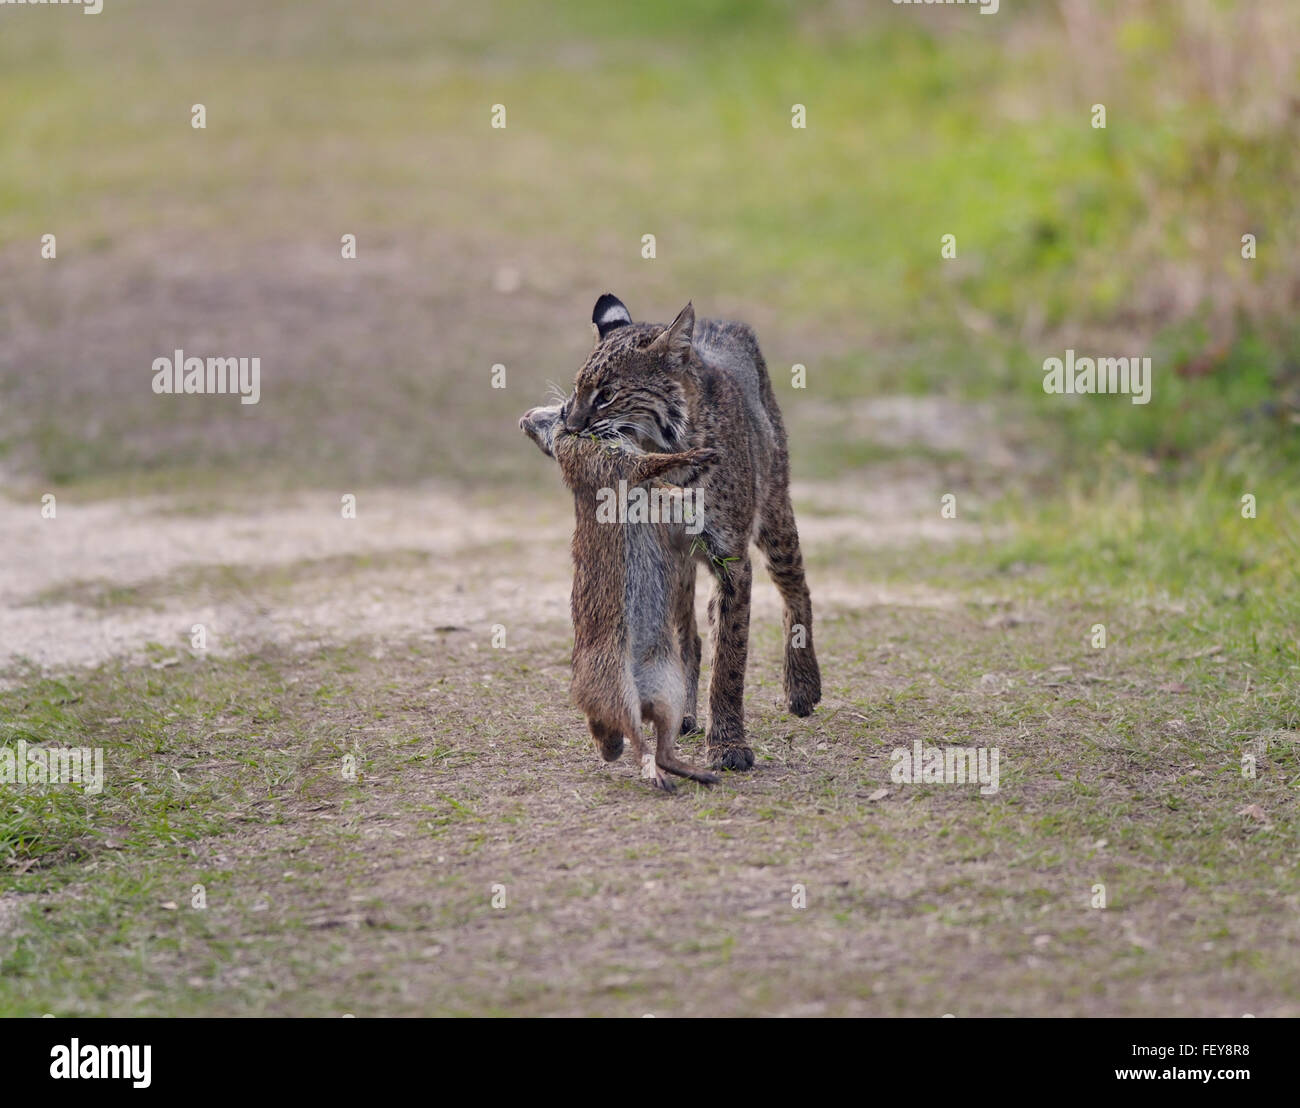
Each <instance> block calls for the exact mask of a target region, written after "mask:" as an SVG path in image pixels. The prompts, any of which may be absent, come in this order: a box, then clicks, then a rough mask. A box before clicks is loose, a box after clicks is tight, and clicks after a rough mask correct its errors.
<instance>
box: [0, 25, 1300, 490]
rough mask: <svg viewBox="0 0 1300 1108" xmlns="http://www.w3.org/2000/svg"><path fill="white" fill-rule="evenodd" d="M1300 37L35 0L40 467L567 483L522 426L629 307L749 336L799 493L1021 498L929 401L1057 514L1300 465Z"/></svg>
mask: <svg viewBox="0 0 1300 1108" xmlns="http://www.w3.org/2000/svg"><path fill="white" fill-rule="evenodd" d="M1297 57H1300V10H1298V9H1297V8H1296V7H1295V6H1294V5H1287V4H1277V3H1268V4H1266V3H1245V2H1243V3H1220V2H1210V0H1190V2H1188V3H1180V4H1176V5H1170V4H1167V3H1160V2H1157V0H1109V2H1106V0H1101V2H1095V3H1093V2H1089V3H1084V2H1082V0H1078V2H1073V0H1062V2H1059V3H1057V2H1040V3H1035V4H1032V5H1018V4H1013V3H1004V4H1003V5H1002V7H1001V10H1000V11H999V12H998V13H997V14H996V15H993V16H984V15H981V14H980V12H979V10H978V9H977V8H963V7H952V8H938V9H930V8H925V7H920V6H918V7H909V6H896V5H893V4H889V3H884V2H880V3H875V2H872V3H868V2H865V0H862V2H854V0H823V2H810V3H797V4H796V3H792V2H789V3H787V2H779V0H757V2H749V0H746V2H742V0H705V2H701V3H695V4H689V5H681V4H676V3H668V2H666V0H664V2H660V0H647V2H644V3H637V4H628V5H619V4H609V3H605V2H595V0H592V2H588V0H558V2H556V3H552V4H547V5H545V6H539V5H534V4H525V3H509V2H504V0H498V2H493V3H478V4H461V3H437V2H435V3H430V2H428V0H420V2H415V0H411V2H404V0H387V2H384V3H372V4H357V3H344V2H339V0H321V2H318V3H311V4H296V3H289V2H278V0H227V2H223V3H220V4H213V3H203V2H197V0H195V2H191V0H176V2H170V3H166V4H162V3H149V2H144V0H108V3H107V6H106V8H105V11H104V12H103V13H102V14H100V15H98V16H87V15H85V14H84V13H82V12H81V11H80V10H79V9H76V8H68V9H58V10H43V9H36V8H33V9H30V10H28V9H17V8H4V9H2V10H0V259H2V260H3V273H4V275H5V286H4V295H3V297H0V466H3V473H4V478H5V483H6V486H7V487H8V488H9V489H11V490H19V491H21V492H22V493H23V495H26V494H28V493H29V492H30V491H32V490H35V489H38V488H39V489H41V490H44V489H46V488H47V487H53V488H57V487H68V486H75V487H77V488H79V489H80V490H81V491H83V492H87V493H91V494H94V493H102V494H106V495H129V494H132V493H136V492H153V491H165V492H173V493H174V492H181V493H188V494H195V495H199V494H201V493H202V492H203V491H204V490H205V489H206V488H210V487H212V486H214V485H216V486H220V487H222V488H230V487H241V486H242V487H249V488H262V489H265V488H268V487H277V486H280V487H293V486H296V485H302V484H311V485H332V484H334V483H337V482H343V483H345V484H347V485H349V487H351V486H353V485H366V484H402V483H410V482H422V481H426V480H429V479H439V480H443V481H450V482H455V483H457V484H458V485H459V486H461V487H463V488H465V489H468V490H476V491H478V492H483V493H490V492H491V491H492V490H494V489H504V488H517V487H518V486H519V484H520V483H521V482H522V483H524V484H525V485H530V484H531V485H545V486H546V487H550V485H551V484H552V480H551V479H552V478H553V476H554V475H553V474H551V473H549V472H548V471H547V470H546V469H545V467H541V466H539V465H538V464H537V458H536V457H534V456H533V455H532V453H531V452H530V450H528V449H525V444H524V443H523V442H522V440H521V439H520V437H519V436H518V433H517V430H516V428H515V418H516V417H517V415H518V413H519V412H521V411H522V410H524V409H525V408H526V407H528V406H529V405H531V404H532V403H534V402H536V401H539V400H540V399H541V398H542V397H543V396H544V395H545V392H546V388H547V382H548V381H555V382H559V383H561V384H562V385H564V386H565V387H567V386H568V385H569V383H570V382H571V381H572V376H573V373H574V372H575V371H576V369H577V367H578V366H579V364H580V363H581V361H582V359H583V357H584V356H585V353H586V352H587V350H588V349H589V343H590V337H589V332H588V319H589V317H590V310H591V305H592V303H593V301H594V299H595V297H596V296H597V295H599V294H600V293H601V292H603V291H605V290H607V289H609V290H613V291H615V292H616V293H618V294H619V295H620V296H621V297H622V298H623V299H624V300H625V301H627V303H628V304H629V305H630V306H631V308H632V310H633V313H634V315H635V316H636V317H637V318H645V319H664V320H666V319H669V318H671V316H672V315H673V313H674V312H675V311H676V310H677V309H678V308H679V307H680V306H681V304H682V303H684V302H685V301H686V300H687V299H693V300H694V302H695V304H696V307H697V310H698V311H699V312H700V313H701V314H703V315H709V316H732V317H740V318H744V319H746V320H748V321H749V322H751V323H752V324H753V325H754V326H755V327H756V328H757V330H758V333H759V336H760V339H761V341H762V343H763V347H764V351H765V353H766V355H767V359H768V362H769V365H770V367H771V369H772V371H773V375H774V378H775V380H776V384H777V390H778V397H779V398H780V400H781V402H782V403H783V405H784V407H785V409H786V413H787V421H788V422H789V423H790V424H791V427H792V432H793V436H794V442H795V449H794V457H795V460H796V464H795V473H796V476H797V477H801V478H810V479H816V478H828V477H846V476H849V477H851V476H852V475H853V474H854V473H855V471H858V470H860V469H861V468H862V467H865V466H871V465H873V464H876V463H879V462H881V461H889V460H897V461H899V462H900V463H901V464H908V463H910V462H914V461H916V462H920V463H922V464H924V465H927V466H930V467H932V468H933V467H938V469H939V470H940V471H942V470H943V468H944V467H945V465H947V466H948V468H949V470H950V471H951V472H950V474H949V475H950V477H951V478H952V480H967V481H981V480H982V481H983V482H984V487H985V488H990V487H991V486H990V485H989V483H988V478H990V477H991V476H992V475H991V474H987V473H985V474H981V472H980V465H979V464H977V465H975V466H973V467H972V465H971V463H970V461H969V459H962V458H961V454H960V453H959V452H955V451H952V450H949V449H947V448H946V446H945V442H944V437H945V435H944V426H945V424H946V423H948V422H949V420H948V413H949V412H950V410H951V408H950V407H943V406H939V405H937V403H936V401H935V398H944V399H945V400H946V401H950V402H952V403H956V404H958V405H960V404H966V403H969V404H972V405H974V404H978V403H982V404H984V405H985V407H984V409H983V410H984V411H985V412H986V413H988V414H990V415H991V416H992V419H993V423H994V426H995V429H996V431H997V433H998V435H999V437H1000V438H1001V439H1002V440H1003V443H1004V445H1006V446H1007V447H1008V451H1009V452H1008V451H1004V450H1001V449H999V450H994V451H990V452H988V454H987V456H984V457H981V458H980V459H977V461H978V462H979V463H980V464H983V463H984V462H987V463H989V464H990V465H993V466H994V467H995V469H998V471H999V472H998V474H997V475H998V476H1000V477H1002V478H1006V477H1008V476H1014V477H1016V478H1018V479H1027V478H1030V477H1032V476H1033V475H1034V474H1037V475H1038V476H1039V477H1040V478H1041V479H1042V480H1043V481H1045V482H1046V484H1045V485H1044V486H1040V491H1041V489H1042V488H1047V489H1056V490H1059V489H1060V488H1061V486H1062V482H1064V481H1065V480H1066V478H1067V475H1068V476H1069V479H1070V480H1075V481H1078V482H1081V483H1082V485H1083V486H1090V485H1095V483H1096V481H1097V480H1099V479H1100V478H1101V477H1102V473H1101V470H1102V468H1105V470H1106V472H1107V474H1109V475H1111V476H1114V474H1115V473H1116V472H1117V467H1118V470H1119V471H1122V473H1123V477H1124V479H1125V480H1128V479H1130V478H1137V477H1143V476H1150V475H1152V474H1155V473H1158V474H1159V475H1160V476H1161V478H1162V479H1164V480H1170V479H1172V480H1175V481H1177V480H1180V479H1183V478H1187V477H1188V476H1189V475H1193V474H1194V475H1195V476H1194V479H1195V480H1196V481H1198V482H1199V481H1202V480H1204V479H1205V475H1206V474H1207V473H1209V472H1212V473H1213V474H1214V475H1215V479H1216V480H1217V479H1218V477H1220V476H1221V477H1222V478H1223V480H1224V481H1225V482H1227V483H1228V484H1230V485H1232V487H1233V488H1234V489H1235V488H1236V486H1237V484H1239V483H1240V481H1241V479H1242V478H1243V477H1245V476H1246V475H1249V476H1250V479H1251V480H1254V481H1259V480H1263V479H1264V477H1265V476H1266V475H1268V474H1274V473H1276V472H1278V470H1279V469H1280V468H1282V467H1285V468H1286V471H1287V472H1288V473H1290V474H1291V475H1292V476H1294V473H1295V470H1294V469H1293V468H1291V467H1294V465H1295V463H1296V460H1297V457H1298V456H1300V451H1298V450H1297V446H1296V442H1297V436H1296V427H1297V419H1300V353H1298V351H1300V338H1298V337H1297V336H1298V331H1297V325H1296V308H1297V303H1298V300H1300V250H1297V242H1296V238H1297V226H1298V224H1297V219H1296V214H1297V212H1296V208H1297V200H1296V197H1297V195H1300V158H1297V156H1296V151H1297V149H1300V92H1298V91H1297V88H1298V86H1297V60H1296V59H1297ZM197 103H202V104H203V105H204V106H205V108H206V112H207V127H206V129H205V130H195V129H193V128H192V127H191V126H190V109H191V106H192V105H193V104H197ZM495 104H502V105H504V106H505V108H506V112H507V116H506V118H507V126H506V127H505V128H504V129H494V128H492V127H491V126H490V122H491V113H492V107H493V105H495ZM794 104H803V105H804V106H805V107H806V111H807V127H806V129H795V128H793V127H792V126H791V108H792V105H794ZM1094 104H1104V105H1105V107H1106V116H1107V120H1106V127H1105V129H1104V130H1098V129H1094V128H1093V127H1092V125H1091V120H1092V106H1093V105H1094ZM47 233H53V234H55V235H57V248H58V259H57V261H55V262H48V261H43V260H42V259H41V258H40V253H39V251H40V238H41V236H42V235H43V234H47ZM1247 233H1249V234H1253V235H1255V236H1256V238H1257V241H1258V248H1257V249H1258V257H1257V258H1256V259H1255V260H1253V261H1246V260H1243V258H1242V257H1241V236H1242V235H1243V234H1247ZM344 234H353V235H355V236H356V237H357V243H358V246H357V258H356V260H355V261H344V260H342V259H341V257H340V239H341V237H342V236H343V235H344ZM644 234H654V235H655V236H656V246H657V249H656V254H657V256H656V257H655V259H654V260H645V259H643V258H642V256H641V236H642V235H644ZM946 234H952V235H954V236H955V237H956V246H957V257H956V258H955V259H952V260H944V259H942V258H941V257H940V240H941V237H942V236H943V235H946ZM1067 346H1072V347H1075V348H1076V349H1078V350H1079V352H1080V353H1085V352H1092V353H1099V354H1108V353H1113V354H1123V353H1129V352H1133V353H1139V352H1140V353H1142V354H1145V355H1149V356H1151V357H1152V358H1153V359H1154V363H1155V385H1154V392H1153V399H1152V401H1151V403H1150V404H1149V405H1147V406H1145V407H1143V406H1135V405H1132V404H1130V403H1127V402H1121V401H1118V400H1107V399H1099V398H1086V399H1085V400H1083V401H1082V402H1080V401H1078V400H1075V401H1074V402H1071V399H1070V398H1065V397H1056V396H1052V397H1048V396H1044V394H1043V392H1042V387H1041V382H1042V370H1041V366H1042V361H1043V359H1044V358H1045V357H1049V356H1053V355H1057V356H1059V355H1061V354H1062V353H1063V351H1064V349H1065V348H1066V347H1067ZM176 347H183V348H184V349H186V351H187V353H194V354H200V355H206V354H223V353H233V354H240V355H254V354H255V355H258V356H260V357H261V359H262V390H263V391H262V400H261V403H260V404H258V405H256V406H241V405H239V404H237V403H235V402H233V401H231V402H226V401H224V400H211V399H209V400H204V401H200V402H186V401H185V400H184V399H183V398H170V399H168V398H159V397H156V396H154V394H153V393H152V392H151V391H150V389H149V387H148V383H149V380H150V378H151V369H150V366H151V363H152V360H153V358H155V357H157V356H159V355H162V354H167V353H170V352H171V351H172V350H173V349H174V348H176ZM497 363H500V364H503V365H505V366H506V368H507V380H508V387H507V388H506V389H504V390H501V389H493V388H492V387H491V373H492V370H491V367H492V366H493V365H494V364H497ZM795 363H800V364H803V365H806V366H807V367H808V387H807V390H806V392H805V393H802V394H800V393H797V392H794V391H793V390H792V389H791V388H790V387H789V368H790V366H792V365H793V364H795ZM907 395H910V396H921V397H927V398H931V399H930V402H929V404H928V406H926V407H923V408H917V407H915V406H913V407H908V406H906V405H904V406H903V407H902V408H894V409H889V408H885V409H881V408H879V407H870V405H872V404H873V403H874V402H875V401H877V400H878V399H879V398H881V397H888V396H907ZM864 405H865V407H864ZM972 410H973V409H972ZM882 412H883V415H882V414H881V413H882ZM903 418H910V419H914V420H922V421H925V420H930V421H931V422H933V423H935V426H934V427H933V428H931V429H929V430H928V431H927V433H926V434H924V435H922V436H920V437H919V441H918V436H916V435H909V436H906V437H907V440H908V441H906V442H899V441H897V436H893V437H891V435H890V434H889V425H890V424H891V423H895V422H897V421H898V420H899V419H903ZM951 433H952V434H953V435H955V436H956V435H959V434H960V433H961V429H960V428H959V427H956V426H953V428H952V431H951ZM981 434H983V432H981ZM1103 460H1104V462H1105V465H1104V467H1103V466H1102V462H1103ZM950 463H958V464H950ZM1279 488H1280V489H1281V488H1289V489H1291V490H1294V488H1295V482H1294V480H1291V479H1288V480H1286V481H1282V482H1281V483H1280V485H1279ZM1291 503H1292V504H1294V499H1292V500H1291Z"/></svg>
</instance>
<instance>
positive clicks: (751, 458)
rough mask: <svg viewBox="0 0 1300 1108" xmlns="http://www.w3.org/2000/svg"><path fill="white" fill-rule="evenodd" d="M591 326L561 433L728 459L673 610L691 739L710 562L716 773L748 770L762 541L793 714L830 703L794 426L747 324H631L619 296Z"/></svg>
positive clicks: (711, 479) (711, 477) (603, 305)
mask: <svg viewBox="0 0 1300 1108" xmlns="http://www.w3.org/2000/svg"><path fill="white" fill-rule="evenodd" d="M591 319H592V325H593V328H594V330H595V339H596V344H595V349H594V350H593V351H592V352H591V354H590V355H589V356H588V358H587V361H586V364H585V365H583V367H582V368H581V369H580V370H579V371H578V374H577V377H576V378H575V380H574V385H573V392H572V393H571V394H570V395H569V397H568V398H567V399H566V400H565V401H564V403H563V404H562V405H560V408H559V412H558V415H559V421H560V425H561V427H562V429H563V430H565V431H569V432H572V433H582V434H585V435H594V436H596V437H597V438H618V437H622V438H624V439H626V440H628V441H631V442H634V443H635V444H636V445H637V446H639V447H641V448H642V449H644V450H646V451H651V452H662V453H670V454H671V453H677V452H680V451H684V450H689V449H690V448H692V447H701V446H705V445H707V446H708V447H709V448H711V449H713V450H715V451H716V452H717V462H716V464H714V465H713V466H712V467H710V469H709V470H708V472H707V473H706V474H704V476H703V477H702V485H703V490H704V501H705V513H704V524H703V530H702V532H701V533H700V534H699V536H698V537H697V538H696V539H695V540H694V541H693V542H692V543H691V544H690V546H689V547H688V548H687V550H686V552H685V554H684V555H683V561H684V563H685V565H684V568H683V571H682V572H681V574H680V575H679V578H678V582H677V585H678V587H677V588H676V590H675V592H674V594H673V595H672V596H670V597H669V599H668V603H669V605H670V607H671V611H672V618H673V622H674V625H675V626H676V628H677V632H678V635H679V640H680V645H681V653H682V658H683V660H684V662H685V666H686V699H685V717H684V719H683V721H682V731H683V733H686V732H689V731H693V730H695V724H696V720H695V713H696V701H697V695H698V687H699V675H700V637H699V634H698V632H697V630H696V626H695V569H696V564H697V563H698V562H702V563H703V564H704V565H705V566H706V567H707V568H708V570H709V572H710V573H711V574H712V575H713V580H714V587H713V594H712V596H711V597H710V599H709V629H710V639H711V641H712V647H713V659H712V661H713V675H712V679H711V681H710V685H709V729H708V734H707V738H706V745H707V750H708V757H709V761H710V763H711V764H712V766H713V767H714V768H715V769H734V770H745V769H749V768H750V767H751V766H752V765H753V764H754V752H753V751H752V750H751V749H750V748H749V746H748V745H747V744H746V742H745V724H744V693H745V661H746V658H747V656H748V651H749V594H750V585H751V583H752V581H753V571H752V568H751V566H750V561H749V544H750V543H751V542H756V543H757V544H758V548H759V549H760V550H761V551H762V552H763V554H764V556H765V558H766V560H767V568H768V572H769V573H770V574H771V576H772V580H773V581H774V582H775V583H776V586H777V588H778V589H779V590H780V592H781V599H782V601H783V604H784V608H785V615H784V620H785V663H784V667H783V675H782V685H783V689H784V692H785V698H786V703H787V704H788V705H789V708H790V711H791V712H793V713H794V714H795V715H797V716H806V715H810V714H811V713H812V711H813V709H814V708H815V707H816V705H817V703H818V702H819V701H820V700H821V671H820V669H819V668H818V665H817V655H816V653H815V651H814V649H813V639H812V626H813V620H812V598H811V596H810V595H809V592H808V585H807V583H806V582H805V580H804V571H803V554H802V552H801V551H800V549H799V531H798V528H797V527H796V525H795V519H794V510H793V508H792V507H791V505H790V491H789V482H790V459H789V455H788V452H787V447H786V437H785V426H784V424H783V423H782V421H781V413H780V411H779V409H778V408H777V406H776V398H775V397H774V396H773V394H772V384H771V382H770V381H769V380H768V376H767V366H766V364H765V363H764V361H763V355H762V353H761V351H760V350H759V348H758V340H757V339H756V338H755V337H754V332H753V331H751V330H750V329H749V327H747V326H745V325H744V324H743V323H727V322H721V321H717V320H708V319H706V320H701V321H700V322H699V325H698V326H697V325H696V320H695V309H694V308H693V307H692V305H691V304H689V303H688V304H687V305H686V307H685V308H683V309H682V310H681V311H680V312H678V314H677V317H676V318H675V319H674V320H673V321H672V323H670V324H669V325H668V326H667V327H665V326H663V325H662V324H651V323H633V322H632V316H631V313H629V312H628V310H627V307H626V306H625V305H624V304H623V302H622V301H621V300H619V299H618V298H617V297H616V296H613V295H611V294H610V293H606V294H605V295H603V296H602V297H600V299H599V300H597V301H596V307H595V309H594V311H593V312H592V316H591ZM538 445H539V446H542V448H543V450H546V447H545V446H544V445H543V444H542V443H541V442H538ZM548 452H549V451H548Z"/></svg>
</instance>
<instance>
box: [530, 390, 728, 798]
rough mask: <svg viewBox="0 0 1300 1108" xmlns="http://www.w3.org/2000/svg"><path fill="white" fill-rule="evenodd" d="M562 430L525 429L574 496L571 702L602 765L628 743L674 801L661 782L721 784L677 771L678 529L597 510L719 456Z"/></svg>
mask: <svg viewBox="0 0 1300 1108" xmlns="http://www.w3.org/2000/svg"><path fill="white" fill-rule="evenodd" d="M559 422H560V420H559V408H558V407H553V408H549V409H548V408H534V409H533V410H532V411H530V412H528V413H527V415H525V416H524V418H523V419H521V420H520V421H519V425H520V426H521V427H522V428H523V429H524V430H525V431H526V432H528V434H529V435H531V436H532V437H533V438H534V440H535V441H536V442H537V443H538V445H539V446H543V449H545V450H547V451H548V453H551V454H553V455H554V457H555V459H556V460H557V461H558V462H559V463H560V473H561V474H562V475H563V476H564V483H565V484H566V485H567V486H568V487H569V489H570V490H571V491H572V492H573V507H574V516H575V524H574V529H573V566H574V573H573V597H572V608H573V684H572V692H573V699H574V702H575V703H576V704H577V705H578V707H579V708H581V709H582V711H583V712H584V713H585V714H586V716H587V725H588V726H589V727H590V728H591V736H592V738H593V739H595V741H596V749H597V750H598V751H599V752H600V755H601V757H602V758H604V759H605V761H607V762H612V761H614V760H615V759H616V758H618V757H619V755H620V754H622V753H623V737H624V736H625V735H626V736H628V737H630V738H631V740H632V748H633V753H634V754H635V755H636V757H637V760H638V761H639V762H640V763H641V772H642V776H644V777H646V778H648V779H649V780H651V781H652V782H653V783H654V784H655V786H656V787H658V788H661V789H663V790H665V791H667V792H671V791H672V789H673V785H672V783H671V782H670V781H669V780H668V778H667V777H666V776H665V772H667V773H673V774H676V775H677V776H678V777H688V778H690V779H691V780H693V781H699V782H701V783H703V784H705V785H714V784H717V782H718V778H717V777H715V776H714V775H713V774H711V773H704V772H703V771H701V770H698V769H695V768H694V767H693V766H690V765H687V764H685V763H684V762H679V761H678V760H677V758H676V756H675V754H674V752H673V750H674V746H675V744H676V742H677V735H678V732H679V730H680V728H681V724H682V715H683V711H684V709H685V701H686V671H685V666H684V664H683V662H682V653H681V643H680V640H679V637H678V634H677V628H676V626H675V625H674V624H673V622H672V618H671V617H672V609H671V608H670V606H669V598H670V597H671V596H673V595H674V594H675V593H676V592H677V591H678V590H679V589H681V588H682V582H681V577H682V574H683V572H684V569H685V567H686V566H687V565H689V564H690V562H689V558H688V557H686V553H687V551H686V547H685V545H684V543H685V541H686V534H685V529H684V528H683V526H682V522H681V520H677V521H676V522H672V521H665V520H654V521H647V522H632V521H630V520H628V521H623V520H604V519H601V518H600V512H598V510H597V504H598V497H599V495H600V494H601V493H603V492H605V491H612V490H613V489H614V487H615V486H616V485H618V483H619V482H620V481H625V482H627V485H629V486H637V485H642V484H644V483H645V482H647V481H651V480H653V479H655V478H657V477H660V476H662V475H664V474H666V473H668V472H669V471H678V472H680V473H683V474H685V475H686V477H684V478H683V479H689V478H693V477H694V475H695V474H697V473H698V472H699V470H700V469H701V468H702V467H704V466H707V465H709V464H710V463H712V462H713V460H714V458H715V454H714V452H713V451H712V450H708V449H703V448H701V449H696V450H688V451H685V452H683V453H678V454H645V453H642V452H641V451H639V450H633V449H630V448H628V447H627V445H626V444H623V443H613V442H607V441H602V440H600V439H596V438H591V437H589V436H582V437H580V436H578V435H574V434H569V433H561V434H559V435H558V436H557V434H556V430H557V427H558V426H559ZM669 489H670V490H673V491H676V492H678V493H680V492H681V491H682V490H680V489H675V487H673V486H669ZM661 503H662V501H661ZM681 503H682V500H681V499H679V500H678V501H677V504H678V505H680V504H681ZM643 719H646V720H650V721H652V722H653V723H654V727H655V753H654V754H653V755H650V754H648V753H646V752H645V750H644V747H643V745H642V738H641V723H642V720H643Z"/></svg>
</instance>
